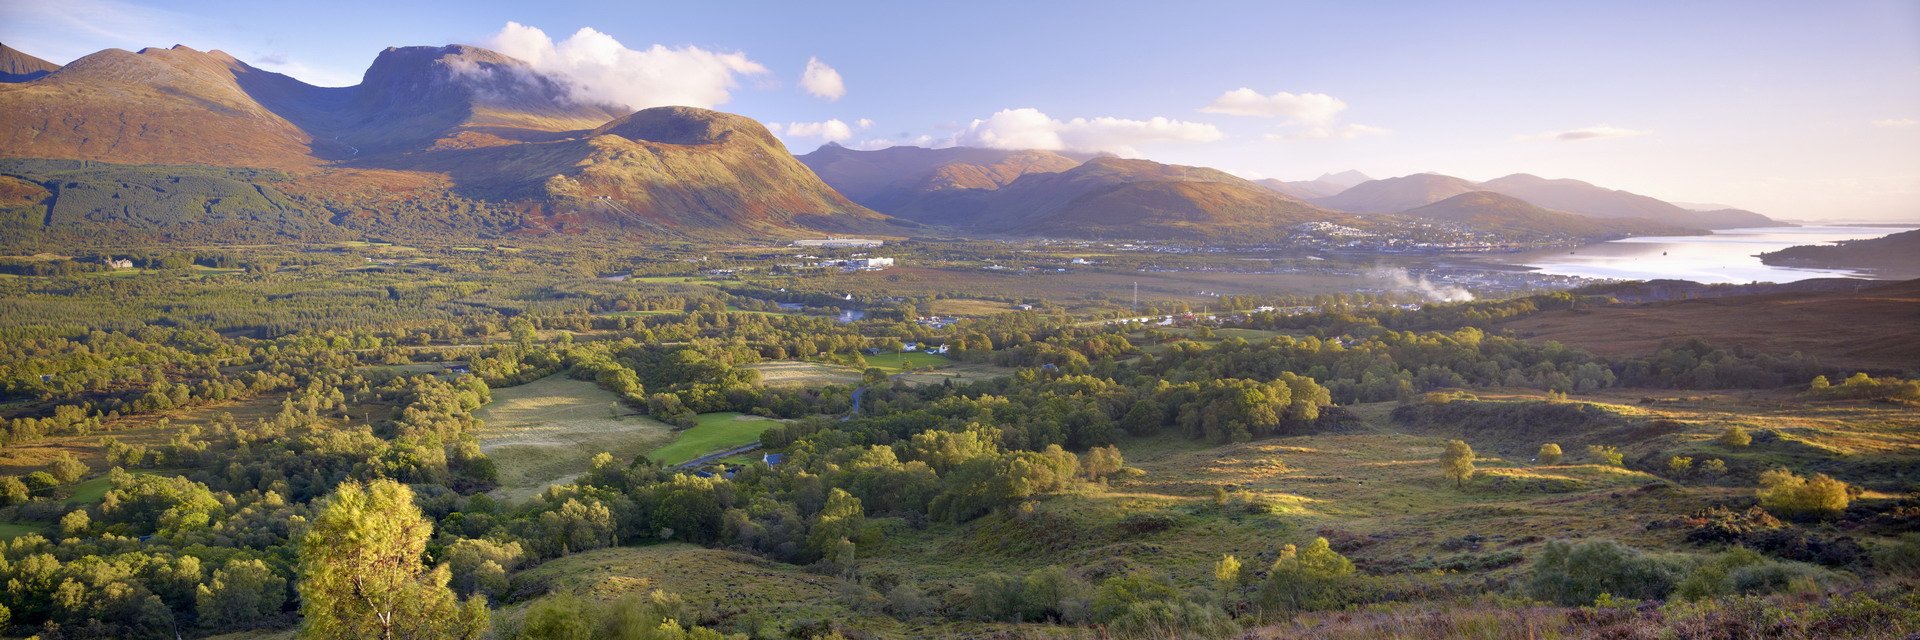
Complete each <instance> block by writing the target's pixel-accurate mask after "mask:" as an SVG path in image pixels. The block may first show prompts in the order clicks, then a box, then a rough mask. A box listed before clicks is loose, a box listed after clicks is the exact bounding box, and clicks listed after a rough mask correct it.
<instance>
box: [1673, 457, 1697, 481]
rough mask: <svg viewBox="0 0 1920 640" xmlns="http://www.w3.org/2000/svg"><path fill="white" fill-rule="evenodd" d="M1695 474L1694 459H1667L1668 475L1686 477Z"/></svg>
mask: <svg viewBox="0 0 1920 640" xmlns="http://www.w3.org/2000/svg"><path fill="white" fill-rule="evenodd" d="M1692 474H1693V458H1691V457H1689V456H1674V457H1671V458H1667V475H1672V476H1680V477H1685V476H1689V475H1692Z"/></svg>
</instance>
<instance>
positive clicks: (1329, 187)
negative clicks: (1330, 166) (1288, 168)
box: [1254, 170, 1373, 200]
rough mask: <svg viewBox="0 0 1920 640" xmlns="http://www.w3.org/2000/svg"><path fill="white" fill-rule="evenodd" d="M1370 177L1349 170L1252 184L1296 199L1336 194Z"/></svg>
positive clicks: (1265, 180)
mask: <svg viewBox="0 0 1920 640" xmlns="http://www.w3.org/2000/svg"><path fill="white" fill-rule="evenodd" d="M1372 179H1373V178H1369V177H1367V174H1364V173H1360V172H1358V171H1352V170H1349V171H1342V172H1340V173H1327V174H1321V176H1320V177H1318V178H1315V179H1313V180H1301V181H1295V182H1284V181H1281V180H1275V179H1273V178H1267V179H1264V180H1255V181H1254V184H1257V185H1260V186H1262V187H1266V188H1268V189H1272V190H1274V191H1275V192H1278V193H1280V194H1282V195H1285V196H1287V197H1290V198H1294V199H1297V200H1311V199H1314V198H1325V197H1327V196H1331V195H1335V194H1338V193H1340V192H1342V191H1346V190H1347V189H1351V188H1353V186H1354V185H1357V184H1360V183H1362V182H1366V181H1368V180H1372Z"/></svg>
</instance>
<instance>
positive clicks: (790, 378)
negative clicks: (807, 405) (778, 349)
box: [746, 360, 860, 388]
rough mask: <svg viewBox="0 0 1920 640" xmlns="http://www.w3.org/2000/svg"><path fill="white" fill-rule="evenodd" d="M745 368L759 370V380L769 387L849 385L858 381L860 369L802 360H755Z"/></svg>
mask: <svg viewBox="0 0 1920 640" xmlns="http://www.w3.org/2000/svg"><path fill="white" fill-rule="evenodd" d="M746 368H748V369H752V370H754V371H758V372H760V382H761V384H764V385H766V386H769V387H806V388H818V387H824V386H827V385H830V384H837V385H843V386H851V385H856V384H859V383H860V371H859V370H858V369H854V368H852V367H847V366H841V365H837V364H827V363H824V362H807V361H803V360H776V361H771V362H756V363H753V364H750V365H747V366H746Z"/></svg>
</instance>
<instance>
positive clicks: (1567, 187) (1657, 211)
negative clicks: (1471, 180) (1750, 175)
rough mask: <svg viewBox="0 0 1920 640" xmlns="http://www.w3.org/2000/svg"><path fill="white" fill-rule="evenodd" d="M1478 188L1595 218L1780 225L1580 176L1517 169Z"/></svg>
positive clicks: (1718, 226) (1752, 215)
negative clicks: (1560, 176) (1555, 176)
mask: <svg viewBox="0 0 1920 640" xmlns="http://www.w3.org/2000/svg"><path fill="white" fill-rule="evenodd" d="M1480 188H1481V189H1484V190H1487V191H1493V192H1497V193H1503V194H1506V195H1510V196H1513V197H1516V198H1519V199H1522V200H1526V201H1527V202H1531V203H1533V204H1536V205H1540V206H1542V207H1546V208H1548V209H1555V210H1559V211H1565V212H1568V213H1577V214H1580V215H1583V216H1592V217H1595V218H1645V219H1648V220H1662V221H1667V222H1671V223H1673V224H1678V225H1684V226H1689V227H1697V228H1702V229H1732V228H1739V227H1765V226H1781V224H1780V223H1779V222H1776V221H1774V220H1773V219H1771V218H1768V217H1766V216H1763V215H1760V214H1758V213H1754V212H1752V211H1743V210H1739V209H1723V210H1718V211H1692V210H1688V209H1685V208H1681V207H1679V206H1676V205H1674V204H1672V203H1669V202H1665V201H1662V200H1659V199H1655V198H1650V197H1647V196H1643V195H1640V194H1636V193H1630V192H1627V191H1618V190H1614V189H1607V188H1604V187H1598V186H1594V185H1593V184H1590V183H1586V182H1581V181H1579V180H1567V179H1560V180H1549V179H1546V178H1541V177H1538V176H1533V175H1528V174H1524V173H1516V174H1513V175H1510V176H1506V177H1503V178H1496V179H1493V180H1488V181H1486V182H1483V183H1480Z"/></svg>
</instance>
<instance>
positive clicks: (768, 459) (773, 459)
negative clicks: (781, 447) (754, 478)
mask: <svg viewBox="0 0 1920 640" xmlns="http://www.w3.org/2000/svg"><path fill="white" fill-rule="evenodd" d="M760 461H761V462H765V463H767V466H769V467H777V466H780V463H782V462H786V461H787V454H784V453H767V454H762V455H761V456H760Z"/></svg>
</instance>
